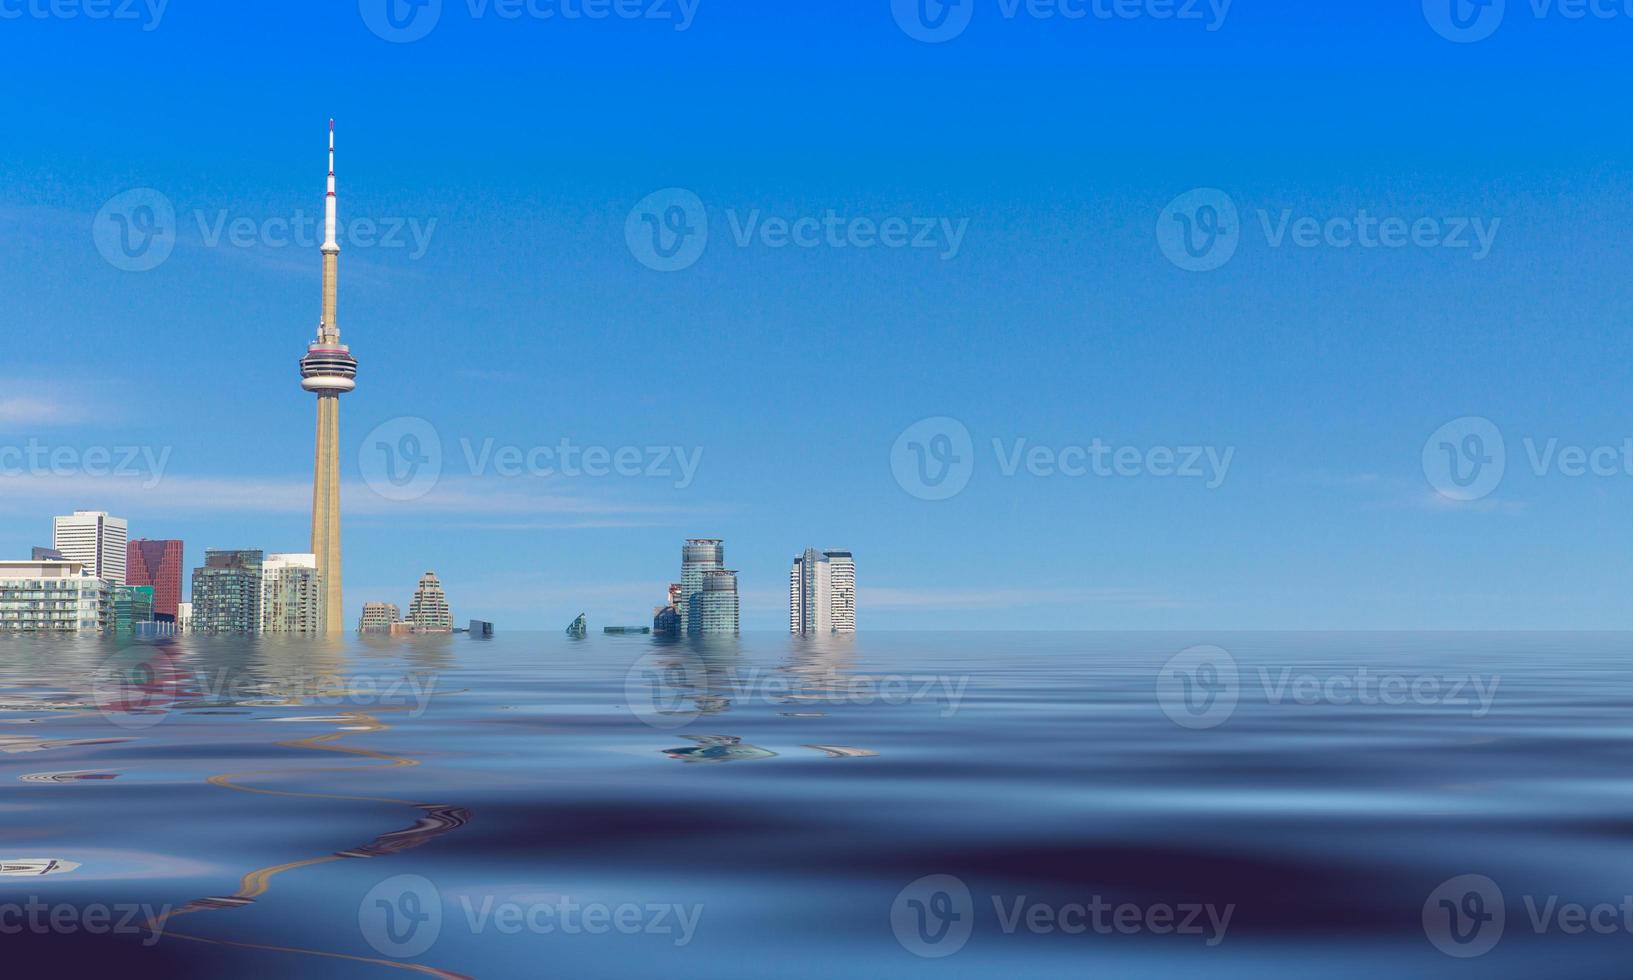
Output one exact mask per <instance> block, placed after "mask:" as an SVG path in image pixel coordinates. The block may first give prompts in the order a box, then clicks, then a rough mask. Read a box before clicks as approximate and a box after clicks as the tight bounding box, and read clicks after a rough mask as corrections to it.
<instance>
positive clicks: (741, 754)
mask: <svg viewBox="0 0 1633 980" xmlns="http://www.w3.org/2000/svg"><path fill="white" fill-rule="evenodd" d="M682 737H683V738H685V739H687V740H689V741H692V742H695V743H697V744H696V745H688V746H682V747H681V748H678V749H664V750H663V754H664V755H666V756H668V757H669V758H671V759H679V760H680V761H682V762H739V761H742V760H744V759H771V758H775V757H776V755H777V753H775V752H772V751H771V750H769V749H762V748H760V747H759V746H758V745H745V744H743V740H742V739H740V738H738V737H736V736H735V735H685V736H682Z"/></svg>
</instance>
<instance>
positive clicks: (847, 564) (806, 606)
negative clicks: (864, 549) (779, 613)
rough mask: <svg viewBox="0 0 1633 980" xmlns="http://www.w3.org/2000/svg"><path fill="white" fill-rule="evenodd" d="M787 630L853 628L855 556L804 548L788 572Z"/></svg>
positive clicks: (837, 631)
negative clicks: (803, 552) (803, 551)
mask: <svg viewBox="0 0 1633 980" xmlns="http://www.w3.org/2000/svg"><path fill="white" fill-rule="evenodd" d="M788 631H789V632H790V633H854V632H856V559H855V557H854V556H852V555H851V553H850V552H848V551H823V552H818V551H817V550H816V549H814V548H807V549H806V551H805V554H803V555H801V556H800V557H798V558H795V559H794V568H793V570H792V571H790V572H789V573H788Z"/></svg>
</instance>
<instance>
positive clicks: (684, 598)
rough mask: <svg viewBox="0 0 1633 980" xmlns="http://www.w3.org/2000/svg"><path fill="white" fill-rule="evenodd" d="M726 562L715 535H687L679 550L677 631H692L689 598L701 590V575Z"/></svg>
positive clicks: (723, 547) (691, 598)
mask: <svg viewBox="0 0 1633 980" xmlns="http://www.w3.org/2000/svg"><path fill="white" fill-rule="evenodd" d="M725 566H726V544H725V542H724V541H722V540H720V539H719V538H688V539H687V541H686V544H685V545H684V546H683V547H682V548H681V550H680V602H679V604H678V605H677V606H676V607H675V609H676V612H678V613H679V614H680V631H681V632H682V633H696V632H697V628H696V627H695V625H694V624H693V622H692V604H693V599H694V597H695V596H697V595H698V593H700V592H702V591H703V576H704V574H705V573H707V572H711V571H715V570H717V569H721V568H724V567H725Z"/></svg>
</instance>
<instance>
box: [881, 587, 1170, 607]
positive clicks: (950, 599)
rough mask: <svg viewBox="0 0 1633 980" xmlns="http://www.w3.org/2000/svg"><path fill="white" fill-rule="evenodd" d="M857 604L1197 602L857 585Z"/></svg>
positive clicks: (1101, 591)
mask: <svg viewBox="0 0 1633 980" xmlns="http://www.w3.org/2000/svg"><path fill="white" fill-rule="evenodd" d="M856 592H857V598H856V601H857V604H858V605H864V604H865V605H866V606H867V608H869V609H891V610H925V609H1009V608H1025V607H1031V606H1054V605H1062V604H1083V605H1099V606H1121V607H1124V608H1129V609H1184V608H1188V607H1191V606H1194V605H1196V604H1195V603H1191V602H1187V601H1185V600H1181V599H1177V598H1174V597H1172V596H1166V595H1161V594H1159V593H1154V592H1147V591H1143V590H1140V589H1126V588H1116V587H1106V588H1051V587H1043V588H1031V587H1025V586H1021V587H1003V588H988V589H940V588H923V587H912V588H896V587H871V588H870V587H864V586H858V587H857V590H856Z"/></svg>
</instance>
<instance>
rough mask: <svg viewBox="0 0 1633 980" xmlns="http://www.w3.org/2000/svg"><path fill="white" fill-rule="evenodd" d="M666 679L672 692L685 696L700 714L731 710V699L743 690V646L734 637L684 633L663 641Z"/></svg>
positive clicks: (664, 681)
mask: <svg viewBox="0 0 1633 980" xmlns="http://www.w3.org/2000/svg"><path fill="white" fill-rule="evenodd" d="M663 646H664V647H665V648H666V651H672V654H671V653H667V652H666V654H665V655H663V656H662V662H663V663H664V667H665V673H664V677H663V683H664V685H665V686H666V687H668V688H669V689H670V690H671V692H673V696H676V697H679V698H686V699H689V700H691V701H692V703H693V704H694V705H695V710H696V711H697V713H698V714H703V715H717V714H722V713H724V712H727V711H730V710H731V706H732V699H733V697H735V696H736V695H738V694H739V693H740V691H739V687H740V684H739V681H740V678H739V677H738V670H739V667H740V665H741V663H742V649H741V647H740V646H739V645H738V643H737V640H736V638H735V637H728V638H717V637H700V636H690V637H684V638H682V639H680V640H679V641H676V642H670V643H664V644H663Z"/></svg>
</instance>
